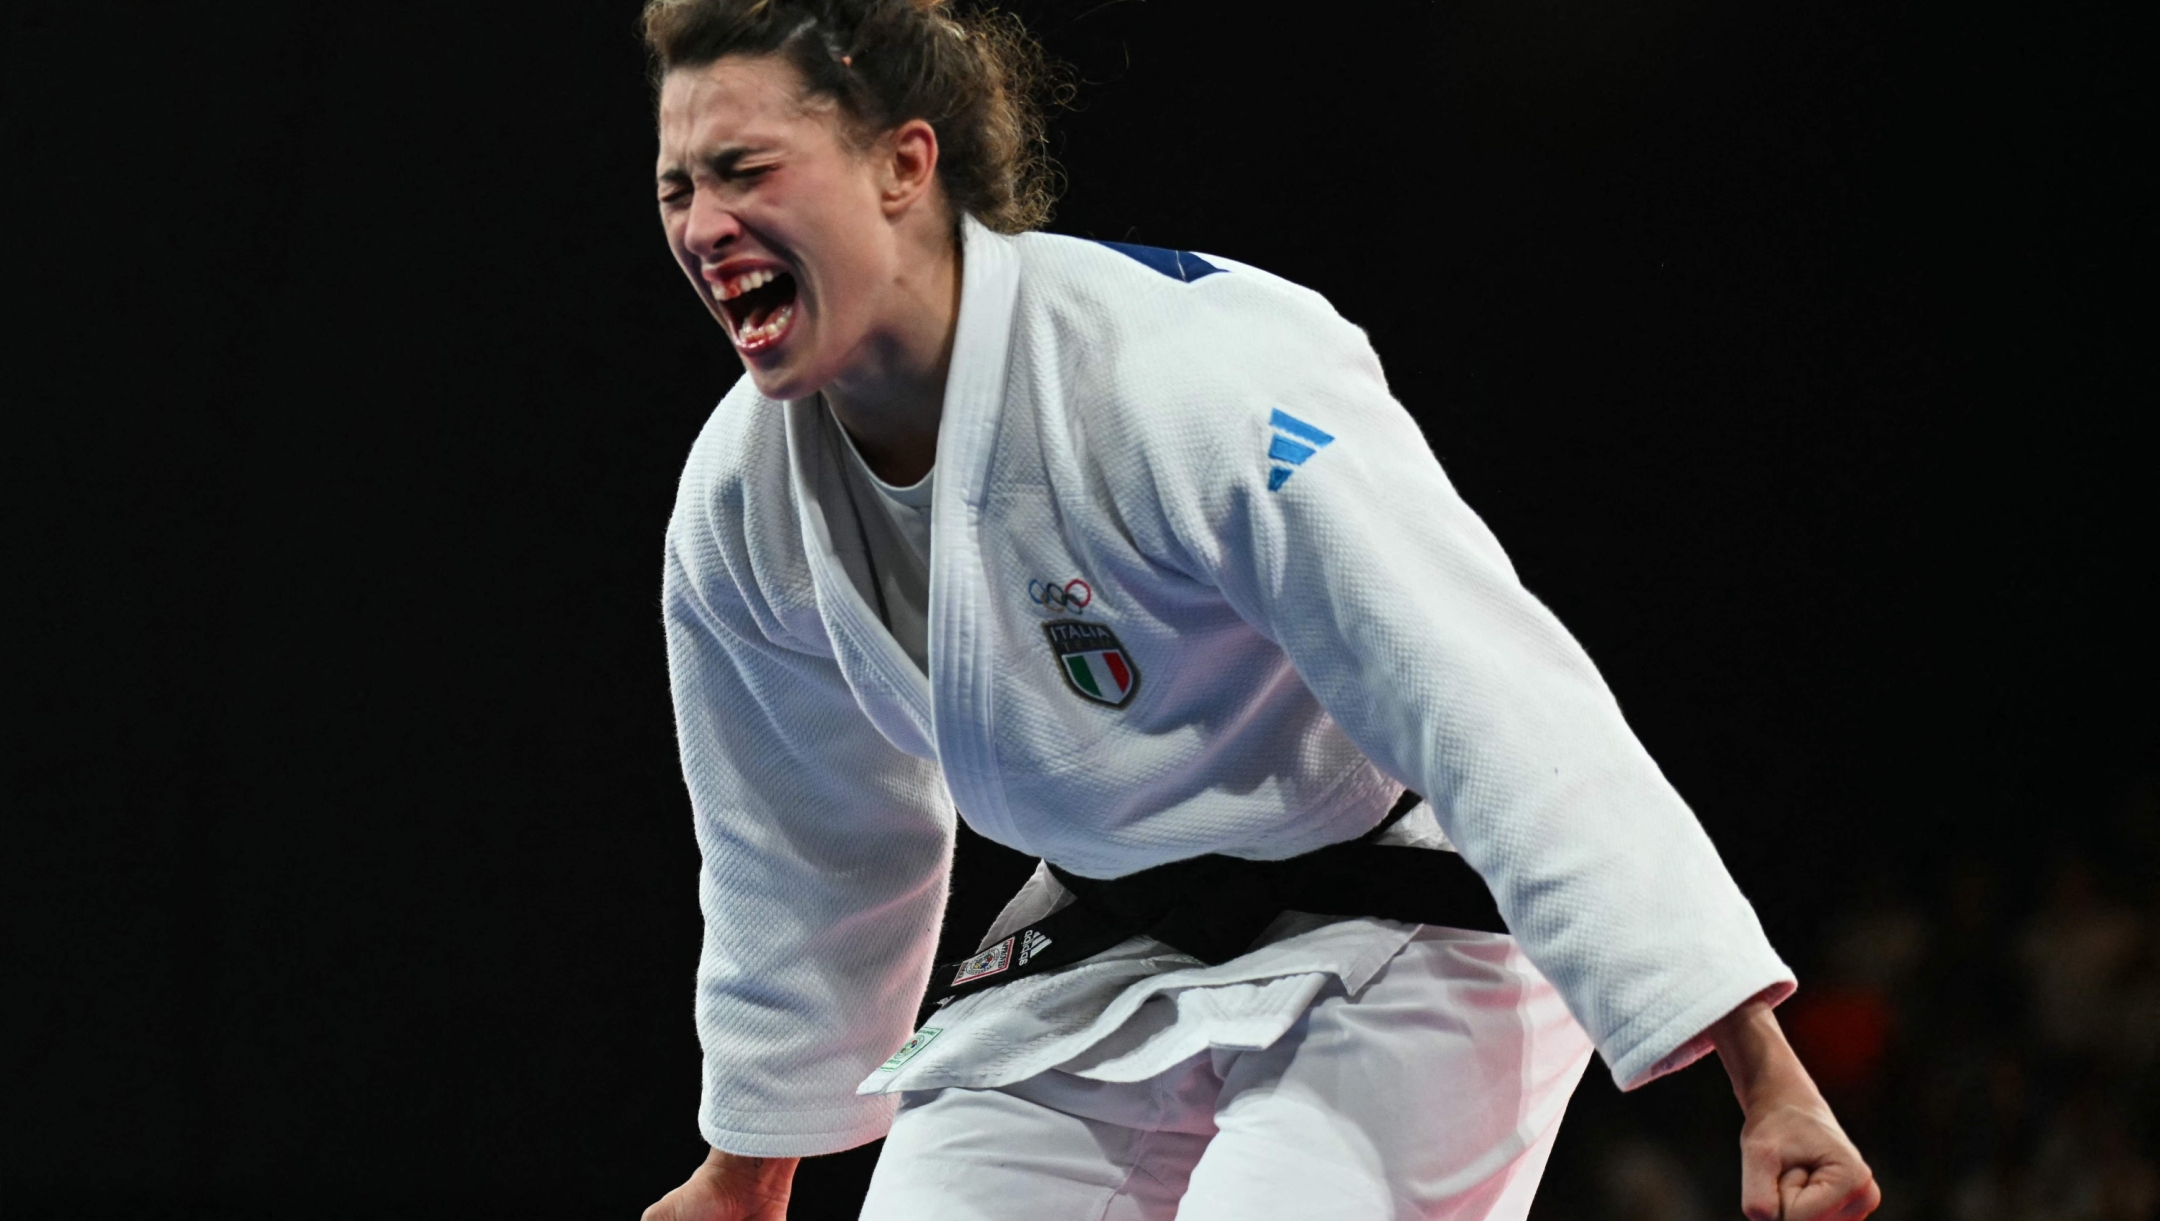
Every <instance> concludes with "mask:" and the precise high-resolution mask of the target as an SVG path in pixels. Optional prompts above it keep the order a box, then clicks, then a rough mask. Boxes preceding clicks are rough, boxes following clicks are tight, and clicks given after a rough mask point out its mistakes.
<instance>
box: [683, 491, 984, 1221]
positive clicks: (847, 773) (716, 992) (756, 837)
mask: <svg viewBox="0 0 2160 1221" xmlns="http://www.w3.org/2000/svg"><path fill="white" fill-rule="evenodd" d="M686 516H687V518H688V520H687V521H686V520H685V518H686ZM701 527H702V528H701ZM716 533H717V534H719V535H720V536H721V538H715V537H714V535H715V534H716ZM726 534H727V532H726V531H725V530H720V531H717V532H716V531H714V530H713V529H712V528H711V527H710V526H709V525H706V524H705V519H704V518H703V517H702V515H700V514H697V513H695V512H692V513H690V514H687V515H686V514H684V513H683V512H682V510H681V508H680V507H679V508H678V514H677V520H676V522H675V524H674V525H673V526H672V527H671V529H670V532H669V546H668V553H667V572H666V579H665V586H664V593H663V601H664V611H665V615H666V626H667V640H668V669H669V680H670V685H671V687H672V688H673V693H674V701H675V716H676V732H677V736H678V738H679V741H680V746H681V752H682V766H683V776H684V780H685V781H686V783H687V785H688V788H689V792H690V802H691V807H692V810H693V812H694V815H695V823H696V830H697V840H698V848H699V851H700V854H701V856H702V858H703V865H702V869H701V871H700V876H699V887H698V891H699V895H698V898H699V905H700V907H701V908H702V910H703V913H704V918H705V937H704V947H703V951H702V953H701V955H700V959H699V964H698V978H697V1001H696V1022H697V1031H698V1038H699V1041H700V1043H701V1044H702V1045H703V1048H704V1054H705V1066H704V1090H703V1095H702V1101H701V1104H700V1106H699V1110H698V1124H699V1128H700V1129H701V1131H702V1132H703V1134H704V1136H705V1140H706V1143H707V1144H709V1145H711V1146H712V1147H713V1148H714V1149H716V1150H722V1151H724V1153H722V1154H721V1155H719V1159H718V1163H717V1165H718V1169H713V1167H714V1165H715V1164H714V1163H712V1162H709V1163H708V1169H712V1170H713V1173H711V1174H708V1173H707V1171H705V1170H701V1171H700V1176H703V1179H701V1178H700V1177H698V1176H693V1179H692V1181H691V1183H689V1184H686V1185H685V1188H689V1187H692V1186H696V1185H697V1184H699V1183H700V1182H701V1181H706V1180H710V1181H711V1182H713V1183H715V1184H718V1183H722V1182H724V1183H728V1184H733V1183H736V1182H737V1181H738V1179H740V1178H741V1175H740V1174H738V1173H737V1172H736V1171H734V1170H730V1169H728V1168H729V1167H731V1166H733V1165H734V1163H733V1162H730V1161H728V1160H727V1157H728V1155H738V1156H741V1157H749V1158H762V1159H776V1160H785V1159H792V1158H795V1157H799V1156H805V1155H809V1154H818V1153H831V1152H837V1151H839V1150H841V1149H847V1148H852V1147H854V1146H856V1145H860V1144H864V1143H866V1142H868V1141H871V1140H874V1139H876V1138H877V1137H879V1136H882V1135H884V1133H885V1129H886V1128H887V1127H888V1126H890V1124H891V1121H892V1111H893V1105H894V1104H893V1100H891V1099H890V1098H886V1097H861V1096H858V1095H857V1094H856V1093H855V1087H856V1086H857V1085H858V1084H859V1083H860V1082H861V1081H862V1080H863V1079H864V1078H865V1077H867V1076H869V1075H870V1074H871V1073H872V1072H873V1071H874V1070H876V1068H877V1067H878V1066H879V1065H880V1064H882V1063H883V1062H884V1061H885V1059H886V1058H887V1057H888V1056H890V1055H891V1054H892V1052H893V1050H894V1049H895V1048H897V1047H899V1046H900V1045H901V1043H903V1042H905V1041H906V1039H907V1036H908V1033H909V1032H910V1030H911V1029H912V1028H913V1023H914V1018H915V1011H916V1006H917V1004H918V1003H919V1002H920V1001H921V999H922V994H923V989H924V986H925V983H926V981H927V980H928V976H929V970H930V960H931V957H932V954H933V952H934V950H935V948H936V939H937V927H938V922H939V919H940V917H941V915H942V909H943V906H944V901H945V881H946V875H947V871H948V868H949V864H950V861H951V852H952V838H953V815H952V811H951V807H950V805H949V804H948V803H947V800H946V797H945V790H944V785H943V782H942V780H941V779H940V778H939V775H938V772H937V768H936V766H935V765H934V764H932V763H930V762H928V761H926V760H922V759H917V758H914V757H912V756H910V755H907V754H905V753H903V752H902V751H900V750H899V749H898V748H896V747H894V746H893V745H892V744H891V743H890V742H888V741H887V740H886V739H885V738H884V736H883V735H881V734H880V733H879V732H878V731H877V730H876V729H875V728H874V727H873V726H872V725H871V724H870V722H869V720H868V719H867V718H866V717H865V716H864V714H863V712H862V709H861V708H860V707H859V706H858V704H857V703H856V700H855V696H854V693H853V692H852V691H851V690H850V689H849V687H848V685H847V683H846V681H845V680H844V679H843V678H842V676H841V674H840V671H839V668H838V666H837V665H836V664H835V662H834V661H833V659H832V658H831V657H830V656H829V655H826V654H824V653H822V652H818V651H816V650H815V649H814V647H806V646H804V645H803V644H802V643H801V642H800V641H797V640H795V639H794V638H793V637H792V636H790V635H789V634H788V633H786V632H785V631H781V630H777V629H775V628H774V627H773V624H774V622H775V620H774V619H773V617H772V616H771V615H770V614H767V615H765V616H764V617H763V619H762V621H761V619H760V617H758V616H756V615H753V613H752V609H751V608H752V605H753V602H752V600H753V599H755V598H756V597H757V596H758V592H757V591H756V590H754V589H753V590H744V589H742V588H740V587H739V586H738V585H737V583H736V582H735V580H734V579H733V577H732V576H731V575H730V574H731V572H732V571H741V569H740V568H739V567H738V568H735V569H731V568H730V567H729V565H728V564H727V563H726V562H725V561H724V559H723V558H722V557H723V555H724V554H725V551H726V549H725V547H724V546H723V545H722V541H723V540H724V538H725V537H726ZM814 643H815V642H813V644H814ZM721 1171H726V1173H724V1174H722V1173H721ZM715 1175H718V1176H719V1177H718V1178H715V1177H714V1176H715ZM759 1181H761V1182H762V1181H763V1180H759ZM720 1215H726V1214H720ZM743 1215H745V1216H759V1215H762V1214H759V1213H756V1212H751V1213H746V1214H743Z"/></svg>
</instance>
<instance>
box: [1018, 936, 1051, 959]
mask: <svg viewBox="0 0 2160 1221" xmlns="http://www.w3.org/2000/svg"><path fill="white" fill-rule="evenodd" d="M1049 945H1050V939H1049V938H1048V937H1045V936H1043V935H1042V934H1041V933H1038V932H1036V931H1035V930H1034V929H1029V930H1028V931H1027V932H1026V933H1025V934H1024V935H1023V936H1022V937H1021V938H1020V961H1022V962H1026V961H1027V960H1028V959H1030V958H1033V957H1035V956H1036V955H1037V954H1040V953H1042V952H1043V950H1044V949H1046V948H1048V946H1049Z"/></svg>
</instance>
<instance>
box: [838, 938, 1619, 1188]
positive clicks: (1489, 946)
mask: <svg viewBox="0 0 2160 1221" xmlns="http://www.w3.org/2000/svg"><path fill="white" fill-rule="evenodd" d="M1192 995H1202V996H1205V995H1211V993H1208V992H1205V991H1202V992H1198V993H1194V994H1192ZM1589 1058H1590V1040H1589V1038H1588V1036H1586V1035H1585V1034H1584V1033H1583V1031H1582V1027H1581V1026H1579V1025H1577V1024H1576V1022H1575V1020H1574V1019H1573V1018H1572V1017H1570V1016H1569V1015H1568V1011H1567V1007H1566V1006H1565V1004H1563V1003H1562V1001H1561V999H1560V996H1559V993H1558V992H1557V991H1555V990H1554V989H1553V987H1552V985H1551V984H1550V983H1549V982H1547V981H1546V980H1545V978H1544V977H1543V976H1541V975H1539V974H1538V971H1537V969H1536V968H1535V967H1534V966H1532V965H1531V964H1530V962H1529V959H1528V958H1527V957H1525V956H1524V955H1523V953H1522V951H1521V950H1520V949H1519V948H1518V947H1517V946H1516V945H1515V943H1514V941H1513V939H1511V938H1508V937H1499V936H1493V935H1491V934H1486V933H1472V932H1464V931H1461V930H1455V929H1424V930H1421V931H1420V932H1419V933H1418V934H1417V936H1416V937H1415V938H1413V939H1412V940H1411V941H1410V942H1409V944H1407V945H1406V946H1404V947H1403V949H1402V951H1401V952H1400V953H1398V954H1397V955H1395V956H1394V957H1393V958H1392V959H1390V960H1389V962H1388V963H1387V965H1386V967H1385V968H1383V969H1382V970H1381V971H1380V972H1379V973H1378V974H1376V975H1375V976H1374V977H1373V978H1372V980H1371V981H1370V982H1369V983H1367V984H1366V985H1365V986H1364V987H1362V988H1360V989H1358V990H1356V991H1354V992H1353V991H1348V990H1345V989H1344V988H1343V987H1341V986H1340V985H1339V984H1336V983H1333V982H1330V983H1329V984H1328V986H1326V987H1325V988H1323V989H1322V990H1320V992H1319V993H1318V994H1317V995H1316V996H1315V997H1314V998H1312V999H1311V1000H1310V1002H1309V1003H1308V1004H1307V1005H1306V1006H1304V1007H1303V1010H1302V1012H1300V1013H1299V1014H1298V1016H1297V1020H1296V1021H1295V1022H1294V1023H1293V1024H1292V1025H1291V1027H1290V1028H1289V1029H1288V1030H1285V1031H1282V1032H1280V1034H1279V1036H1278V1037H1271V1038H1270V1039H1269V1040H1268V1041H1267V1043H1266V1044H1265V1045H1263V1046H1260V1047H1256V1048H1251V1049H1226V1048H1215V1049H1203V1050H1200V1051H1198V1052H1195V1053H1194V1054H1192V1055H1190V1056H1187V1057H1184V1058H1181V1059H1179V1060H1177V1061H1175V1062H1173V1063H1171V1064H1169V1065H1167V1066H1165V1068H1164V1069H1163V1070H1162V1071H1161V1072H1158V1073H1156V1074H1153V1075H1151V1076H1149V1077H1146V1078H1143V1079H1139V1080H1133V1081H1114V1082H1105V1081H1102V1080H1099V1079H1094V1078H1089V1077H1085V1076H1081V1075H1075V1074H1073V1073H1071V1072H1065V1071H1055V1070H1053V1071H1049V1072H1045V1073H1042V1074H1039V1075H1037V1076H1033V1077H1029V1078H1027V1079H1026V1080H1023V1081H1019V1082H1015V1083H1013V1084H1011V1085H1008V1086H1005V1087H1003V1088H1001V1089H990V1090H970V1089H943V1090H933V1091H929V1092H924V1093H910V1094H909V1095H908V1096H907V1098H906V1101H905V1104H904V1105H903V1107H902V1109H901V1111H900V1115H899V1118H898V1120H897V1121H896V1122H895V1123H894V1125H893V1129H892V1132H891V1133H890V1134H889V1135H888V1136H887V1138H886V1143H885V1154H884V1156H883V1157H881V1158H880V1159H879V1161H878V1166H877V1172H876V1175H875V1176H874V1177H873V1178H872V1180H871V1184H870V1191H869V1195H868V1198H867V1199H866V1200H865V1201H864V1203H863V1213H862V1215H863V1218H864V1221H901V1219H903V1218H920V1217H937V1218H940V1219H941V1221H946V1219H949V1221H991V1219H993V1218H995V1219H999V1221H1002V1219H1004V1218H1010V1217H1027V1218H1030V1219H1031V1221H1170V1218H1172V1217H1175V1218H1177V1219H1178V1221H1258V1219H1262V1218H1297V1221H1324V1219H1326V1218H1343V1219H1344V1221H1373V1219H1374V1218H1402V1219H1403V1221H1435V1219H1449V1221H1455V1219H1460V1221H1471V1219H1473V1218H1474V1219H1476V1221H1520V1219H1521V1218H1523V1217H1525V1216H1527V1215H1528V1212H1529V1207H1530V1201H1531V1198H1532V1197H1533V1196H1534V1195H1535V1193H1536V1189H1537V1183H1538V1179H1539V1177H1540V1175H1541V1174H1542V1173H1543V1170H1544V1167H1545V1162H1546V1159H1547V1157H1548V1156H1549V1155H1550V1154H1551V1151H1552V1145H1553V1138H1554V1137H1555V1136H1556V1135H1557V1133H1558V1132H1559V1128H1560V1121H1561V1117H1562V1115H1563V1114H1564V1112H1565V1110H1566V1107H1567V1100H1568V1096H1569V1094H1570V1093H1572V1092H1573V1090H1574V1088H1575V1083H1576V1082H1577V1080H1579V1079H1580V1077H1581V1075H1582V1071H1583V1068H1584V1066H1585V1065H1586V1064H1587V1063H1588V1062H1589ZM1467 1099H1475V1102H1474V1103H1470V1104H1466V1102H1465V1100H1467Z"/></svg>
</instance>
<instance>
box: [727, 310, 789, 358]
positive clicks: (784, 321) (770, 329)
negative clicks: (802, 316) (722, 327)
mask: <svg viewBox="0 0 2160 1221" xmlns="http://www.w3.org/2000/svg"><path fill="white" fill-rule="evenodd" d="M794 317H795V305H794V303H793V302H789V303H788V304H786V305H783V306H781V307H780V308H779V309H777V310H774V311H773V316H772V318H771V319H770V320H768V321H767V322H766V323H765V324H764V325H763V326H753V327H746V328H744V329H743V330H742V331H741V332H740V333H739V334H737V335H736V336H735V343H736V346H738V347H740V348H742V349H744V350H745V351H751V350H755V349H757V348H761V347H764V346H765V345H766V344H769V343H771V342H772V341H774V340H776V339H778V338H780V332H782V331H784V330H786V329H787V325H788V323H789V322H791V321H793V319H794Z"/></svg>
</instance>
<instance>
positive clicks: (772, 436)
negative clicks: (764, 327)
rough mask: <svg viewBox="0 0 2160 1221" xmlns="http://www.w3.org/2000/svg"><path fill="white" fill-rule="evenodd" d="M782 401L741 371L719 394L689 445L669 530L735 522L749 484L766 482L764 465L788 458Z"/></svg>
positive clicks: (745, 503) (709, 529) (721, 527)
mask: <svg viewBox="0 0 2160 1221" xmlns="http://www.w3.org/2000/svg"><path fill="white" fill-rule="evenodd" d="M785 410H786V405H785V404H782V403H776V402H773V401H772V400H770V399H767V398H765V397H764V396H762V395H760V394H759V393H758V392H757V387H756V386H754V385H753V384H752V383H751V381H750V379H749V378H748V377H740V378H737V379H736V381H735V384H734V386H732V387H730V388H729V390H728V392H727V393H726V394H725V395H723V396H722V397H721V399H720V403H719V405H718V406H717V407H715V408H713V411H712V414H711V415H709V416H707V417H706V418H705V426H704V427H703V428H701V429H699V430H698V435H697V440H696V441H694V442H692V443H691V445H690V456H689V457H688V458H687V459H686V460H685V461H684V462H683V470H682V478H681V480H680V482H678V483H677V484H676V487H675V513H674V520H673V525H672V527H671V530H673V531H682V530H689V531H695V532H701V533H712V532H715V531H724V530H725V528H726V527H728V526H731V525H732V526H736V527H739V526H740V524H741V521H742V517H743V515H744V513H745V511H746V510H747V509H748V507H749V502H750V499H751V497H752V495H753V489H754V488H755V487H756V485H758V484H761V483H764V482H767V479H766V478H764V477H762V476H764V475H765V474H766V472H765V471H764V470H763V469H762V468H766V467H770V466H772V465H773V463H774V461H775V460H776V459H777V461H778V463H779V466H780V469H781V470H782V471H783V472H784V471H785V469H786V460H787V457H786V455H787V433H786V421H785V418H784V414H783V413H784V412H785Z"/></svg>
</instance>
